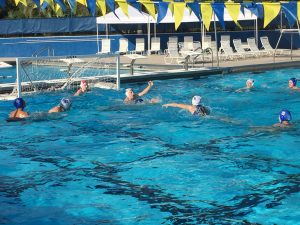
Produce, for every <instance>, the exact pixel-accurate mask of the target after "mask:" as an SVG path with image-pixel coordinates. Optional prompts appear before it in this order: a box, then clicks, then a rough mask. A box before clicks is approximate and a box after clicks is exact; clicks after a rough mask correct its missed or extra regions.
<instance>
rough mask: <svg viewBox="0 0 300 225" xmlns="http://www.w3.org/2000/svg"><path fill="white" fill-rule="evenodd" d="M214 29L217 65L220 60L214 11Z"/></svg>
mask: <svg viewBox="0 0 300 225" xmlns="http://www.w3.org/2000/svg"><path fill="white" fill-rule="evenodd" d="M214 30H215V42H216V55H217V65H218V67H219V66H220V62H219V54H218V40H217V25H216V14H215V13H214ZM213 60H214V59H213Z"/></svg>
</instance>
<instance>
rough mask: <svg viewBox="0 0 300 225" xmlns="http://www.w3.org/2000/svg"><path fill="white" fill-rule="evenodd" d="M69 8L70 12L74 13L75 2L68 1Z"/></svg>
mask: <svg viewBox="0 0 300 225" xmlns="http://www.w3.org/2000/svg"><path fill="white" fill-rule="evenodd" d="M68 2H69V5H70V8H71V12H72V13H73V12H74V11H75V8H76V0H68Z"/></svg>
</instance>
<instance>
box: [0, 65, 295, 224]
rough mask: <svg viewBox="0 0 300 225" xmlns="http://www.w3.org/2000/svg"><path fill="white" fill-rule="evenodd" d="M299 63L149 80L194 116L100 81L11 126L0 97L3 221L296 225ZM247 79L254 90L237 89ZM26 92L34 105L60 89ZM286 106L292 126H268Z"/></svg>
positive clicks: (51, 99) (53, 99)
mask: <svg viewBox="0 0 300 225" xmlns="http://www.w3.org/2000/svg"><path fill="white" fill-rule="evenodd" d="M299 74H300V70H296V69H287V70H281V71H280V70H276V71H267V72H264V73H261V74H250V73H242V74H232V75H228V76H221V75H216V76H209V77H203V78H201V79H178V80H165V81H154V86H153V88H152V90H151V91H150V92H149V94H148V95H147V97H148V98H149V99H150V98H151V97H157V96H159V97H160V98H161V99H162V101H163V103H167V102H173V101H175V102H182V103H190V101H191V98H192V96H193V95H195V94H199V95H201V96H202V100H203V103H204V104H205V105H207V106H210V107H211V109H212V116H211V117H207V118H199V117H193V116H191V115H190V114H188V113H187V112H185V111H182V110H178V109H175V108H168V109H165V108H162V106H161V104H154V105H131V106H125V105H123V103H122V100H123V98H124V89H125V88H127V87H133V88H134V89H135V90H136V91H138V90H142V89H143V88H144V87H145V85H146V84H145V83H137V84H131V85H129V84H126V85H123V86H122V90H121V91H120V92H115V91H112V90H101V89H94V90H92V91H91V92H89V93H87V94H86V95H83V96H80V97H76V98H74V99H73V108H72V110H71V111H70V112H68V113H67V114H66V115H65V114H61V115H56V116H54V117H50V118H48V119H45V120H36V121H28V122H24V123H7V122H5V118H6V117H7V114H8V112H9V111H10V110H13V108H12V103H11V102H0V105H1V107H0V121H1V122H0V124H1V125H0V126H1V131H0V134H1V145H0V180H1V182H0V206H1V213H0V221H1V223H5V224H247V223H258V224H299V221H300V211H299V202H300V201H299V200H300V194H299V190H300V164H299V163H300V160H299V159H300V153H299V151H298V150H297V149H298V146H299V144H300V141H299V134H300V132H299V122H298V121H299V117H300V116H299V115H300V103H299V97H300V92H293V91H290V90H289V89H288V88H287V82H288V79H289V78H290V77H297V76H298V77H299ZM248 78H253V79H254V80H255V89H254V90H253V91H251V92H242V93H236V92H234V90H236V89H238V88H240V87H243V86H244V85H245V81H246V80H247V79H248ZM71 94H72V93H60V92H56V93H48V94H40V95H32V96H28V97H26V98H25V100H26V101H27V105H28V107H27V110H28V111H29V112H31V113H32V112H38V111H39V112H40V111H47V110H48V109H49V108H51V107H53V106H54V105H56V104H57V103H58V101H59V99H61V98H62V97H63V96H68V95H71ZM282 108H288V109H289V110H290V111H291V112H292V115H293V122H294V123H295V126H294V127H293V128H291V129H281V130H277V131H274V130H270V129H267V128H266V129H263V128H261V126H271V125H272V124H274V123H276V122H277V118H278V113H279V111H280V110H281V109H282Z"/></svg>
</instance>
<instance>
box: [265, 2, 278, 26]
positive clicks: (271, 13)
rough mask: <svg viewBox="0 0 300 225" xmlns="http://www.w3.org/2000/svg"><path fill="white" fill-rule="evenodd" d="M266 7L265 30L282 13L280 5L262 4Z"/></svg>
mask: <svg viewBox="0 0 300 225" xmlns="http://www.w3.org/2000/svg"><path fill="white" fill-rule="evenodd" d="M262 4H263V6H264V28H265V27H266V26H268V24H269V23H270V22H271V21H272V20H273V19H274V18H275V17H276V16H277V15H278V13H279V12H280V3H262Z"/></svg>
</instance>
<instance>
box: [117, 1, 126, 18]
mask: <svg viewBox="0 0 300 225" xmlns="http://www.w3.org/2000/svg"><path fill="white" fill-rule="evenodd" d="M116 2H117V3H118V5H119V6H120V8H121V9H122V11H123V13H124V14H125V15H126V16H127V17H128V3H127V2H126V1H124V0H118V1H116Z"/></svg>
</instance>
